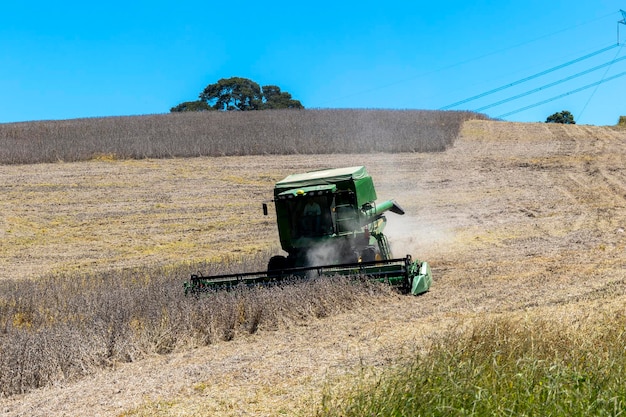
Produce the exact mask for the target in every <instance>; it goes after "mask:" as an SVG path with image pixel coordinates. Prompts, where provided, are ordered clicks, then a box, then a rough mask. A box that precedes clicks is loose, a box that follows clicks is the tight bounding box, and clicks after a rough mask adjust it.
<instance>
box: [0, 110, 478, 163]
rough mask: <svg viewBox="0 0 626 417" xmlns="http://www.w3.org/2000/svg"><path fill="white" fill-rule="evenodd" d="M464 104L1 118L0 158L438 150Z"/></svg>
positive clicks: (454, 129) (450, 136)
mask: <svg viewBox="0 0 626 417" xmlns="http://www.w3.org/2000/svg"><path fill="white" fill-rule="evenodd" d="M474 118H485V116H483V115H480V114H476V113H471V112H462V111H447V112H442V111H420V110H272V111H256V112H197V113H196V112H188V113H171V114H162V115H150V116H129V117H107V118H93V119H73V120H57V121H39V122H25V123H6V124H0V164H29V163H40V162H56V161H65V162H70V161H83V160H89V159H93V158H99V157H105V158H120V159H131V158H168V157H194V156H225V155H264V154H328V153H368V152H433V151H443V150H445V149H446V148H447V147H448V146H450V144H451V143H452V142H453V141H454V139H456V137H457V135H458V133H459V130H460V128H461V125H462V123H463V121H465V120H468V119H474Z"/></svg>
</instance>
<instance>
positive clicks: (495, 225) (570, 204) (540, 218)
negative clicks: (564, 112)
mask: <svg viewBox="0 0 626 417" xmlns="http://www.w3.org/2000/svg"><path fill="white" fill-rule="evenodd" d="M625 153H626V130H618V129H615V128H611V127H595V126H580V125H552V124H522V123H505V122H495V121H481V120H471V121H467V122H465V124H464V125H463V128H462V131H461V135H460V137H459V139H458V140H457V141H456V142H455V143H454V145H453V146H452V147H451V148H449V149H447V150H446V151H445V152H439V153H433V154H419V153H399V154H378V153H376V154H364V155H359V154H348V155H324V156H320V155H315V156H311V155H286V156H260V157H259V156H243V157H225V158H217V159H215V158H207V157H204V158H190V159H166V160H159V161H155V160H140V161H90V162H80V163H65V164H42V165H23V166H19V169H17V168H16V167H12V166H0V175H1V176H2V178H3V179H4V181H3V183H4V184H5V185H4V188H5V189H4V195H6V196H7V198H6V199H5V200H4V201H3V203H2V204H3V207H2V208H3V212H5V213H13V216H15V217H16V218H24V219H26V220H24V221H23V222H22V223H19V222H17V220H15V221H13V220H12V224H17V225H19V227H18V228H17V229H16V230H7V229H6V227H3V229H2V237H3V247H2V257H1V258H0V259H1V262H2V263H0V270H1V271H2V276H5V277H14V278H20V277H24V278H33V277H37V276H38V275H40V274H43V273H45V272H46V271H49V270H67V269H76V268H78V269H80V268H96V269H97V268H104V269H107V268H112V267H129V266H140V265H142V264H160V263H166V264H167V263H175V262H177V261H179V262H182V261H184V260H186V259H191V260H193V259H195V260H201V259H205V258H211V257H216V256H219V254H220V252H221V250H220V248H221V247H227V248H229V250H230V251H231V252H232V253H234V254H236V253H241V254H246V255H248V254H254V253H260V252H262V251H263V250H266V249H269V248H271V247H275V246H276V245H277V242H276V240H277V236H276V233H275V231H274V229H273V222H272V220H271V219H269V220H268V219H266V218H263V217H262V216H261V215H260V205H259V204H257V202H259V203H260V202H261V201H263V200H264V199H267V198H269V197H268V196H267V192H268V191H269V190H270V189H271V186H272V183H273V182H274V181H275V180H277V179H279V178H282V177H283V176H284V175H285V174H287V173H291V172H298V171H303V170H308V169H317V168H323V167H327V166H342V165H361V164H362V165H366V166H367V168H368V170H369V171H370V173H371V174H372V176H373V177H374V181H375V183H376V186H377V190H379V198H383V199H384V198H395V199H396V200H397V201H398V202H399V203H400V204H401V205H402V206H403V208H404V209H405V210H406V212H407V215H406V216H405V217H403V218H402V217H397V216H393V217H392V215H390V216H389V227H388V234H389V236H390V240H391V243H392V247H393V250H394V252H395V253H396V254H398V255H401V254H403V253H411V254H413V255H414V256H415V257H418V258H421V259H427V260H428V261H429V262H430V263H431V264H432V266H433V274H434V277H435V283H434V284H433V287H432V288H431V291H430V292H429V293H427V294H425V295H423V296H420V297H405V296H394V295H390V296H387V297H382V298H377V299H375V300H372V301H371V303H364V304H363V305H362V306H361V307H359V308H356V309H355V310H353V311H350V312H346V313H342V314H339V315H335V316H331V317H326V318H321V319H318V320H310V321H308V322H307V323H306V324H302V325H298V326H286V327H284V328H279V329H261V330H260V331H259V332H258V333H256V334H253V335H242V336H241V337H238V338H235V339H234V340H233V341H230V342H219V343H215V344H213V345H210V346H208V347H202V348H198V349H195V350H192V351H184V352H178V353H172V354H168V355H161V356H152V357H150V358H147V359H143V360H140V361H138V362H135V363H128V364H120V365H119V366H117V367H116V368H115V369H108V370H103V371H100V372H98V373H97V374H96V375H94V376H89V377H86V378H84V379H82V380H79V381H78V382H74V383H64V384H59V386H53V387H49V388H44V389H40V390H37V391H34V392H32V393H29V394H25V395H19V396H14V397H11V398H8V399H1V400H0V410H2V411H3V413H4V414H5V415H7V416H18V415H31V416H61V415H81V414H83V413H84V412H85V410H89V414H90V415H93V416H111V415H151V416H165V415H194V416H197V415H206V416H210V415H232V416H239V415H271V416H273V415H284V414H293V412H294V410H296V411H298V410H299V411H300V412H301V413H303V414H306V412H307V411H310V410H311V409H314V408H315V404H317V402H318V401H319V399H320V397H321V393H322V392H323V391H324V390H327V391H331V392H332V391H334V390H336V389H339V388H340V387H341V386H343V385H345V384H346V383H347V382H348V381H349V380H350V379H351V377H352V376H354V375H358V374H359V373H360V372H364V370H367V371H373V372H378V371H380V370H382V369H384V368H385V367H388V366H391V365H392V364H393V363H395V361H396V360H397V359H398V358H401V357H405V356H407V355H408V354H410V353H411V352H414V351H419V350H420V349H422V348H424V347H425V346H427V345H428V343H429V340H430V339H431V338H432V337H433V336H435V335H437V334H440V333H442V332H444V331H445V330H447V329H450V328H451V327H452V326H462V325H463V324H465V323H470V322H472V321H476V320H478V321H479V320H482V319H486V318H490V317H494V316H499V315H504V316H519V317H551V318H553V319H555V320H559V321H560V323H563V325H564V326H566V325H575V324H576V323H577V322H579V323H582V322H585V321H586V320H588V319H589V318H590V317H593V316H601V315H603V314H608V313H611V312H615V311H618V310H619V309H623V305H624V302H625V301H626V294H625V289H626V285H625V284H626V272H625V271H626V258H625V257H624V249H625V245H626V234H625V230H626V168H625V167H624V166H623V161H624V160H626V155H625ZM233 183H235V184H237V186H236V187H232V186H231V185H232V184H233ZM251 201H253V202H254V203H253V204H250V202H251ZM50 207H54V208H55V209H54V211H53V212H52V213H51V211H50V210H49V208H50ZM75 212H80V213H82V215H81V216H78V217H77V216H75V215H73V214H72V213H75ZM236 219H239V220H241V219H243V221H236ZM42 224H45V225H46V226H47V227H42V226H41V225H42ZM42 229H45V230H42ZM251 229H252V230H253V231H254V232H253V233H251V232H250V230H251ZM42 236H43V238H42ZM33 242H35V243H36V244H34V245H29V243H33ZM242 242H243V243H242ZM20 245H21V246H20ZM16 246H20V247H21V248H22V249H20V250H16V249H15V247H16ZM182 279H184V277H181V280H182Z"/></svg>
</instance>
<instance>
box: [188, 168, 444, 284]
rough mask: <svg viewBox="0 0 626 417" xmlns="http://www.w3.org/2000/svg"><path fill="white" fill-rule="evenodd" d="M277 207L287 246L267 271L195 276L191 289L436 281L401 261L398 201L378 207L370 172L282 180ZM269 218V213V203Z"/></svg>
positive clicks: (422, 267) (423, 266) (420, 266)
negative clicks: (391, 218) (291, 281)
mask: <svg viewBox="0 0 626 417" xmlns="http://www.w3.org/2000/svg"><path fill="white" fill-rule="evenodd" d="M273 197H274V198H273V202H274V206H275V209H276V222H277V226H278V235H279V239H280V244H281V247H282V249H283V250H284V251H285V252H286V253H287V255H286V256H285V255H276V256H273V257H272V258H271V259H270V260H269V262H268V267H267V271H262V272H260V273H244V274H228V275H219V276H202V275H200V276H198V275H193V276H192V278H191V281H190V282H189V283H186V286H185V288H186V291H192V292H193V291H197V290H203V289H209V288H213V287H215V286H218V285H233V284H236V283H239V282H245V283H259V282H268V281H276V280H280V279H283V278H287V277H310V276H312V275H315V276H319V275H325V276H333V275H360V276H367V277H370V278H372V279H377V280H380V281H384V282H388V283H390V284H393V285H397V286H399V287H401V288H402V289H403V290H405V291H406V292H410V293H412V294H420V293H423V292H426V291H427V290H428V289H429V287H430V285H431V282H432V275H431V271H430V266H429V265H428V263H427V262H420V261H417V260H413V259H412V258H411V256H410V255H407V256H406V257H405V258H399V259H394V258H393V257H392V254H391V250H390V247H389V243H388V241H387V237H386V236H385V235H384V234H383V229H384V228H385V225H386V222H387V219H386V217H385V213H386V212H387V211H391V212H392V213H395V214H399V215H402V214H404V210H403V209H402V208H401V207H400V206H399V205H398V204H397V203H396V202H395V201H393V200H387V201H383V202H381V203H377V202H376V199H377V197H376V190H375V188H374V183H373V180H372V177H371V176H370V175H369V174H368V172H367V170H366V169H365V167H362V166H356V167H347V168H336V169H325V170H319V171H313V172H307V173H303V174H293V175H289V176H288V177H286V178H284V179H283V180H281V181H279V182H277V183H276V185H275V187H274V196H273ZM263 213H264V214H265V215H269V210H268V207H267V205H266V204H263Z"/></svg>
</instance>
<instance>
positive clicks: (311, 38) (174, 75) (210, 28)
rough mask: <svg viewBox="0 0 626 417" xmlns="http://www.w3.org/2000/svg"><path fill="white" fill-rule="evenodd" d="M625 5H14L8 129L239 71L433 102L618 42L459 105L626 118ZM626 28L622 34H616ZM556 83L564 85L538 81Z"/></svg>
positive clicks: (0, 67) (391, 101)
mask: <svg viewBox="0 0 626 417" xmlns="http://www.w3.org/2000/svg"><path fill="white" fill-rule="evenodd" d="M620 9H626V0H622V1H615V0H595V1H571V0H570V1H545V0H543V1H536V0H528V1H524V2H502V1H495V0H494V1H488V0H482V1H480V0H479V1H472V2H469V1H441V2H435V1H431V2H419V1H417V2H409V1H406V2H393V1H389V2H383V1H376V2H374V1H368V0H363V1H358V2H356V1H346V2H340V1H336V0H335V1H326V0H318V1H315V2H293V1H289V2H287V1H274V2H272V1H268V2H260V1H254V2H252V1H238V2H212V1H206V0H205V1H196V0H188V1H185V2H165V1H158V0H154V1H150V2H148V1H130V0H129V1H127V2H121V1H109V2H93V3H92V2H84V1H81V2H74V1H64V2H51V1H46V2H43V1H38V0H32V1H30V2H3V4H2V6H0V91H1V93H0V94H1V95H0V123H6V122H18V121H31V120H50V119H73V118H80V117H100V116H123V115H140V114H155V113H167V112H169V109H170V108H171V107H172V106H175V105H176V104H178V103H180V102H182V101H189V100H195V99H196V98H197V96H198V94H199V93H200V92H201V91H202V90H203V89H204V87H205V86H207V85H208V84H212V83H215V82H216V81H217V80H219V79H220V78H228V77H232V76H239V77H245V78H250V79H252V80H254V81H256V82H257V83H259V84H260V85H270V84H271V85H278V86H279V87H281V89H282V90H283V91H288V92H290V93H291V94H292V95H293V97H294V98H296V99H298V100H300V101H301V102H302V103H303V104H304V106H305V107H307V108H384V109H431V110H436V109H440V108H443V107H445V106H447V105H450V104H452V103H455V102H458V101H461V100H464V99H467V98H470V97H473V96H475V95H479V94H483V93H485V92H488V91H490V90H492V89H496V88H499V87H501V86H506V85H509V84H514V83H515V82H516V81H518V80H521V79H524V78H527V77H530V76H532V75H533V74H537V73H540V72H542V71H544V70H547V69H549V68H554V67H557V66H559V65H562V64H564V63H568V62H571V61H574V60H576V59H578V58H580V57H582V56H585V55H588V54H591V53H593V52H596V51H600V50H602V49H603V48H608V47H611V48H610V49H608V50H607V51H605V52H603V53H599V54H598V55H596V56H594V57H592V58H589V59H585V60H582V61H579V62H576V63H573V64H570V65H566V66H564V67H563V68H561V69H559V70H558V71H553V72H550V73H549V74H546V75H545V76H543V77H538V78H536V79H532V80H530V81H528V82H524V83H521V84H519V85H514V86H513V87H511V88H506V89H503V90H501V91H499V92H497V93H494V94H489V95H487V96H485V97H482V98H480V99H477V100H472V101H470V102H467V103H464V104H463V105H460V106H457V107H453V109H467V110H475V109H478V108H481V107H485V106H489V105H491V104H493V103H496V102H498V101H502V100H510V99H511V98H512V97H515V96H516V95H523V94H527V93H528V92H529V91H532V90H537V92H536V93H533V94H528V95H526V96H524V97H522V98H519V99H515V100H511V101H509V102H507V103H504V104H501V105H498V106H494V107H490V108H488V109H487V110H485V111H484V113H486V114H488V115H489V116H491V117H498V116H500V115H503V114H506V113H510V112H514V111H516V110H519V109H521V108H524V107H529V106H533V105H535V104H537V103H540V102H542V101H547V100H549V99H551V98H553V97H556V96H559V95H562V96H563V97H562V98H560V99H558V100H554V101H550V102H547V103H545V104H542V105H539V106H536V107H532V108H529V109H527V110H525V111H522V112H517V113H514V114H511V115H509V116H507V117H505V118H504V119H505V120H511V121H544V120H545V119H546V117H547V116H548V115H550V114H552V113H554V112H557V111H561V110H569V111H571V112H572V113H573V114H574V117H575V119H576V121H577V122H578V123H584V124H595V125H613V124H616V123H617V120H618V118H619V116H620V115H626V104H625V103H626V101H625V100H624V93H625V92H626V76H623V77H619V78H616V79H614V80H611V81H609V82H605V83H603V84H598V85H596V86H593V87H590V88H587V89H584V90H582V91H580V92H578V93H574V94H568V93H569V92H571V91H574V90H577V89H581V88H583V87H585V86H588V85H593V84H594V83H598V82H600V81H602V80H606V79H610V78H611V77H615V76H617V75H619V74H621V73H623V72H626V60H624V61H621V62H616V63H614V64H612V65H610V66H607V67H603V68H601V69H599V70H596V71H592V72H589V73H588V74H586V75H584V76H580V77H576V78H572V79H571V80H570V81H568V82H564V83H561V84H556V83H557V82H558V81H559V80H563V79H565V78H569V77H574V75H575V74H578V73H581V72H583V71H588V70H589V69H591V68H594V67H596V66H599V65H601V64H604V63H607V62H610V61H612V60H613V59H616V58H620V57H623V56H626V48H622V43H626V25H618V23H617V22H618V21H619V20H621V19H622V18H623V16H622V15H621V13H620ZM618 27H619V34H620V38H621V39H619V42H620V45H617V43H618ZM552 83H555V85H554V86H553V87H550V88H543V86H545V85H547V84H552Z"/></svg>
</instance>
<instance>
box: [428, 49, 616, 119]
mask: <svg viewBox="0 0 626 417" xmlns="http://www.w3.org/2000/svg"><path fill="white" fill-rule="evenodd" d="M617 46H618V45H611V46H607V47H606V48H602V49H599V50H597V51H595V52H592V53H590V54H587V55H585V56H581V57H580V58H576V59H574V60H572V61H569V62H566V63H564V64H561V65H557V66H556V67H552V68H550V69H547V70H545V71H541V72H539V73H537V74H534V75H531V76H529V77H526V78H522V79H521V80H518V81H515V82H512V83H511V84H507V85H503V86H501V87H498V88H494V89H493V90H489V91H487V92H484V93H482V94H478V95H476V96H473V97H469V98H466V99H465V100H461V101H457V102H456V103H452V104H448V105H447V106H444V107H442V108H440V109H439V110H448V109H450V108H452V107H456V106H458V105H461V104H465V103H468V102H470V101H474V100H476V99H479V98H481V97H485V96H488V95H490V94H493V93H497V92H498V91H502V90H505V89H507V88H510V87H513V86H516V85H519V84H521V83H524V82H526V81H530V80H533V79H535V78H538V77H541V76H543V75H546V74H549V73H551V72H554V71H556V70H559V69H561V68H565V67H567V66H570V65H573V64H575V63H577V62H580V61H584V60H585V59H589V58H591V57H594V56H596V55H599V54H601V53H603V52H606V51H608V50H610V49H613V48H615V47H617Z"/></svg>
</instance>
